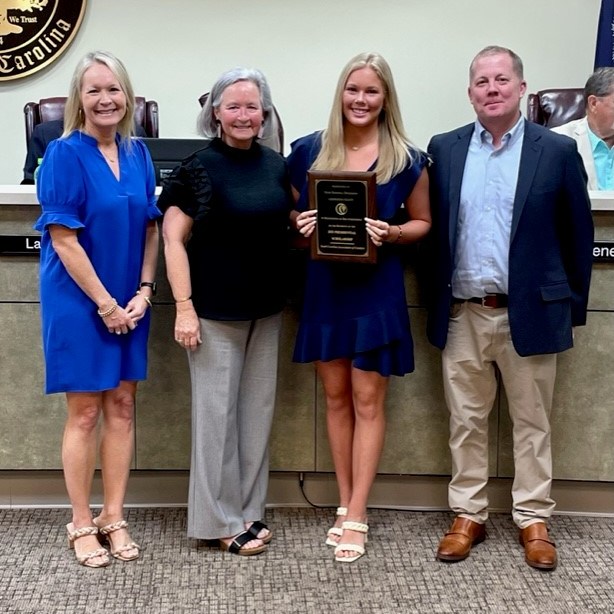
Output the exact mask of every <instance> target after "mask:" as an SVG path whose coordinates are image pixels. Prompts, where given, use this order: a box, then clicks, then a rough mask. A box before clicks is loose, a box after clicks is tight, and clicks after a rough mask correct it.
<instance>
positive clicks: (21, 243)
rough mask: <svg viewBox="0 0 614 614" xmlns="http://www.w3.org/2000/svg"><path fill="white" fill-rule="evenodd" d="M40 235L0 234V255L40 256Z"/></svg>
mask: <svg viewBox="0 0 614 614" xmlns="http://www.w3.org/2000/svg"><path fill="white" fill-rule="evenodd" d="M40 253H41V236H40V235H0V256H40Z"/></svg>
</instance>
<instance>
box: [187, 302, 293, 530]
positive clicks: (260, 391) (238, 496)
mask: <svg viewBox="0 0 614 614" xmlns="http://www.w3.org/2000/svg"><path fill="white" fill-rule="evenodd" d="M200 324H201V334H202V344H201V345H200V346H199V347H198V349H197V350H195V351H194V352H190V351H189V352H188V360H189V364H190V375H191V381H192V455H191V468H190V490H189V497H188V537H193V538H197V539H216V538H220V537H229V536H231V535H236V534H237V533H240V532H241V531H243V530H244V529H245V527H244V523H246V522H250V521H254V520H260V519H261V518H262V517H263V514H264V507H265V502H266V494H267V488H268V479H269V454H268V444H269V434H270V431H271V423H272V419H273V409H274V405H275V390H276V385H277V356H278V349H279V333H280V329H281V314H275V315H273V316H270V317H267V318H261V319H258V320H250V321H218V320H204V319H201V320H200Z"/></svg>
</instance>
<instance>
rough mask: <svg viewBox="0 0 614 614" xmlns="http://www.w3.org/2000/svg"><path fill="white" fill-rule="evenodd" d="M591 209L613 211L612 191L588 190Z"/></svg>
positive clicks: (613, 197) (613, 199)
mask: <svg viewBox="0 0 614 614" xmlns="http://www.w3.org/2000/svg"><path fill="white" fill-rule="evenodd" d="M588 195H589V198H590V199H591V209H592V210H593V211H614V192H612V191H607V190H599V191H597V190H595V191H593V190H589V192H588Z"/></svg>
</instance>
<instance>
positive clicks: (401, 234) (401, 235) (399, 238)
mask: <svg viewBox="0 0 614 614" xmlns="http://www.w3.org/2000/svg"><path fill="white" fill-rule="evenodd" d="M397 228H398V229H399V234H398V235H397V238H396V239H395V240H394V242H395V243H398V242H399V241H400V240H401V239H402V238H403V229H402V228H401V227H400V226H397Z"/></svg>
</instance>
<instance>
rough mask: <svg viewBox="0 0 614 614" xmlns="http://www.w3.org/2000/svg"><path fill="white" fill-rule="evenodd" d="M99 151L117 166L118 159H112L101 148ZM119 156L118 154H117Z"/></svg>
mask: <svg viewBox="0 0 614 614" xmlns="http://www.w3.org/2000/svg"><path fill="white" fill-rule="evenodd" d="M98 151H100V153H101V154H102V155H103V156H104V157H105V158H106V159H107V160H108V161H109V162H110V163H111V164H115V163H116V162H117V158H116V157H115V158H111V157H110V156H108V155H107V154H106V153H105V152H104V151H103V150H102V149H101V148H100V147H99V148H98ZM116 151H117V150H116ZM116 155H117V154H116Z"/></svg>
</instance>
